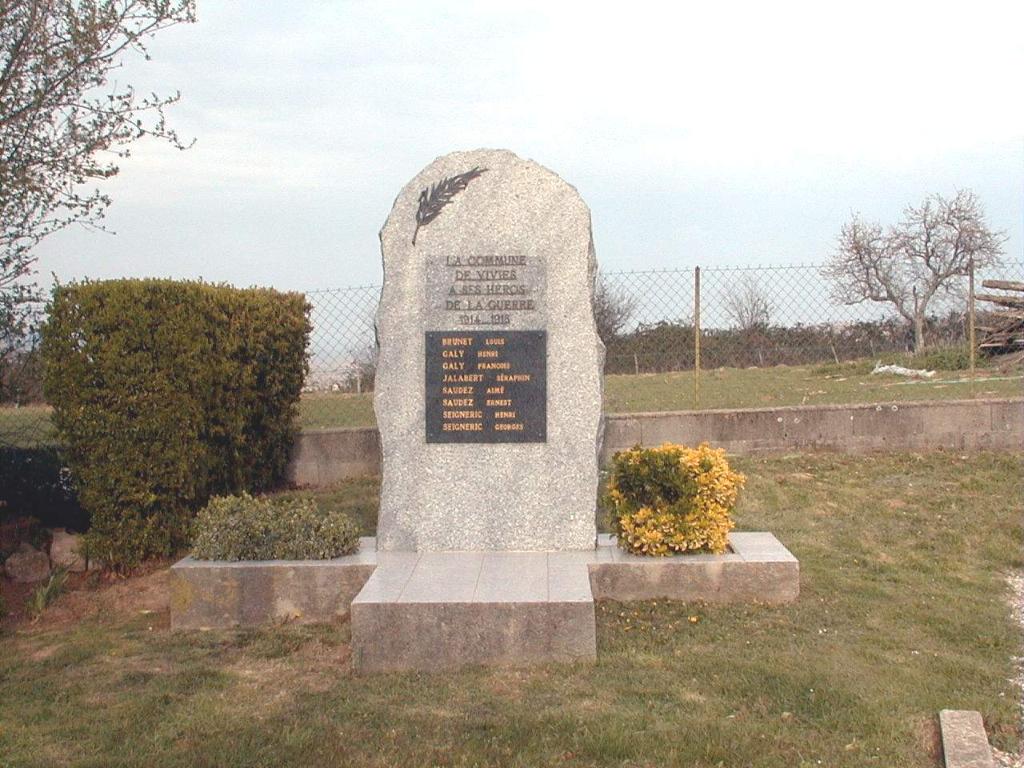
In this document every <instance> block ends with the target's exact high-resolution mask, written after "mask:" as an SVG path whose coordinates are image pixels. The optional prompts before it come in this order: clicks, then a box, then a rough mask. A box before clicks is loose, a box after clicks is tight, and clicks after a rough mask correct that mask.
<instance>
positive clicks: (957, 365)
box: [908, 346, 971, 371]
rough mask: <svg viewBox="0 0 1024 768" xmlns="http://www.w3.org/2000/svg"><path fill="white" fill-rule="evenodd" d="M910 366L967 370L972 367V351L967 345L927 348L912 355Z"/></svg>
mask: <svg viewBox="0 0 1024 768" xmlns="http://www.w3.org/2000/svg"><path fill="white" fill-rule="evenodd" d="M908 367H909V368H925V369H927V370H929V371H966V370H967V369H968V368H970V367H971V352H970V350H969V349H968V348H967V347H966V346H961V347H936V348H934V349H926V350H924V351H922V352H918V353H917V354H916V355H914V356H913V357H911V358H910V363H909V365H908Z"/></svg>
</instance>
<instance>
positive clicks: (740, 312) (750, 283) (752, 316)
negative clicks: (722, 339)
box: [723, 272, 775, 331]
mask: <svg viewBox="0 0 1024 768" xmlns="http://www.w3.org/2000/svg"><path fill="white" fill-rule="evenodd" d="M723 299H724V305H725V314H726V315H727V316H728V317H729V320H731V321H732V323H733V325H735V326H736V327H737V328H739V329H740V330H741V331H750V330H753V329H755V328H767V327H768V326H769V325H770V324H771V320H772V312H773V311H774V309H775V307H774V306H773V305H772V302H771V300H770V299H769V298H768V294H767V293H766V292H765V290H764V288H763V287H762V286H761V283H760V281H759V280H758V279H757V278H756V277H754V276H753V275H751V274H750V273H749V272H748V273H745V274H744V275H743V276H742V277H741V278H740V279H739V280H737V281H736V282H734V283H733V284H732V285H730V286H729V287H728V288H727V289H726V291H725V294H724V296H723Z"/></svg>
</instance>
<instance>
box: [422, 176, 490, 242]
mask: <svg viewBox="0 0 1024 768" xmlns="http://www.w3.org/2000/svg"><path fill="white" fill-rule="evenodd" d="M486 170H487V169H486V168H473V169H471V170H469V171H466V172H465V173H460V174H459V175H458V176H449V177H448V178H444V179H441V180H440V181H439V182H437V184H432V185H431V186H430V188H429V189H424V190H423V191H422V192H420V201H419V207H418V208H417V209H416V229H415V231H414V232H413V233H412V244H413V245H416V235H418V234H419V232H420V227H425V226H427V224H429V223H430V222H432V221H433V220H434V219H436V218H437V217H438V216H439V215H440V214H441V210H442V209H443V208H444V207H445V206H446V205H448V203H450V202H451V201H452V200H453V199H454V197H455V196H456V195H457V194H459V192H461V191H462V190H464V189H465V188H466V187H468V186H469V182H471V181H472V180H473V179H475V178H477V177H478V176H479V175H480V174H482V173H483V172H484V171H486Z"/></svg>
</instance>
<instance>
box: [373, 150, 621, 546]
mask: <svg viewBox="0 0 1024 768" xmlns="http://www.w3.org/2000/svg"><path fill="white" fill-rule="evenodd" d="M380 238H381V247H382V252H383V259H384V287H383V289H382V292H381V300H380V306H379V309H378V312H377V318H376V323H377V336H378V340H379V343H380V356H379V360H378V367H377V379H376V384H375V399H374V407H375V410H376V413H377V423H378V425H379V427H380V433H381V442H382V449H383V480H382V487H381V501H380V518H379V524H378V538H377V546H378V549H380V550H415V551H431V550H506V551H553V550H592V549H593V548H594V546H595V538H596V531H595V527H594V505H595V498H596V493H597V484H598V450H599V447H600V446H599V441H600V436H601V386H602V378H601V371H602V366H603V362H604V347H603V345H602V344H601V341H600V339H599V338H598V335H597V330H596V326H595V324H594V318H593V309H592V304H591V302H592V300H593V291H594V279H595V275H596V261H595V258H594V246H593V242H592V239H591V231H590V211H589V209H588V208H587V206H586V204H585V203H584V202H583V200H582V199H581V198H580V196H579V194H578V193H577V192H576V190H575V189H574V188H573V187H572V186H570V185H569V184H567V183H566V182H565V181H563V180H562V179H561V178H559V177H558V176H557V175H555V174H554V173H552V172H551V171H549V170H547V169H546V168H543V167H542V166H540V165H538V164H536V163H534V162H532V161H528V160H523V159H521V158H519V157H517V156H516V155H515V154H513V153H511V152H508V151H503V150H476V151H472V152H455V153H452V154H449V155H445V156H444V157H441V158H438V159H437V160H435V161H434V162H433V163H431V164H430V165H429V166H427V168H425V169H424V170H423V171H422V172H421V173H420V174H419V175H418V176H416V177H415V178H414V179H413V180H412V181H411V182H409V184H408V185H406V187H405V188H404V189H403V190H402V191H401V193H400V194H399V195H398V198H397V199H396V200H395V203H394V206H393V208H392V210H391V214H390V216H389V217H388V219H387V222H386V223H385V225H384V228H383V230H382V231H381V233H380Z"/></svg>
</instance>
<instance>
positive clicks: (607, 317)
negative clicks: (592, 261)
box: [594, 275, 636, 344]
mask: <svg viewBox="0 0 1024 768" xmlns="http://www.w3.org/2000/svg"><path fill="white" fill-rule="evenodd" d="M635 310H636V298H635V297H633V296H627V295H625V294H623V293H617V292H615V291H612V290H611V288H610V287H609V286H608V282H607V281H606V280H605V278H604V277H603V276H601V275H598V277H597V283H596V285H595V286H594V322H595V323H597V335H598V336H600V337H601V341H602V342H604V343H605V344H608V343H609V342H611V340H612V339H614V338H615V337H616V336H618V335H619V333H620V332H621V331H622V329H623V328H625V327H626V325H627V323H629V321H630V319H631V318H632V317H633V312H634V311H635Z"/></svg>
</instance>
